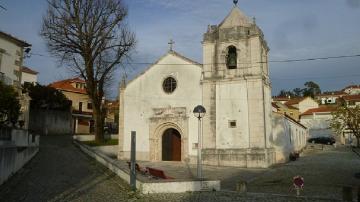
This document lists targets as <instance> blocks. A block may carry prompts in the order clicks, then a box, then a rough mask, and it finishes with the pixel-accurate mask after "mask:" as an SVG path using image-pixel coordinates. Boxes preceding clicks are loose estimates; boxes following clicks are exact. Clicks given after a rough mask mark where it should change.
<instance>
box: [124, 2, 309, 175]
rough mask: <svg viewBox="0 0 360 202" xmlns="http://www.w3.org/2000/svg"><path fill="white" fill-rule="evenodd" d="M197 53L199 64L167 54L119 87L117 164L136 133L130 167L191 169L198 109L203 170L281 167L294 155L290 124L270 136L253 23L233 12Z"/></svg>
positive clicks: (261, 41) (262, 57)
mask: <svg viewBox="0 0 360 202" xmlns="http://www.w3.org/2000/svg"><path fill="white" fill-rule="evenodd" d="M202 47H203V64H199V63H197V62H196V61H193V60H191V59H189V58H187V57H185V56H183V55H181V54H179V53H177V52H176V51H174V50H173V49H172V48H170V50H169V51H168V52H167V53H166V54H165V55H164V56H162V57H161V58H159V59H158V60H157V61H156V62H154V63H153V64H152V65H150V67H148V68H147V69H146V70H145V71H144V72H143V73H142V74H140V75H138V76H137V77H135V78H134V79H133V80H131V81H129V82H128V83H126V84H125V83H123V84H122V85H121V87H120V112H119V153H118V158H119V159H129V158H130V141H131V135H130V134H131V131H136V145H137V146H136V159H137V160H143V161H182V162H189V163H196V159H197V147H198V119H197V117H195V116H194V114H193V110H194V107H196V106H197V105H202V106H204V108H205V109H206V114H205V116H204V117H203V118H202V122H201V129H202V130H201V131H202V153H201V154H202V163H203V164H206V165H215V166H234V167H248V168H260V167H261V168H264V167H269V166H271V165H273V164H275V163H277V162H281V161H286V158H287V155H288V154H289V153H290V152H292V151H295V150H296V148H295V147H294V146H291V144H293V143H292V142H291V137H290V142H287V140H286V137H285V136H286V135H287V134H285V133H286V131H289V130H288V129H290V128H289V124H287V125H286V124H285V125H284V126H281V127H280V128H281V130H277V131H280V132H278V134H273V128H274V121H273V118H272V115H273V112H272V106H271V83H270V79H269V66H268V53H269V47H268V45H267V43H266V41H265V38H264V34H263V32H262V30H261V29H260V28H259V27H258V26H257V24H256V22H255V19H251V18H249V17H247V16H246V15H245V14H244V13H243V12H242V11H241V10H240V9H239V7H238V6H237V5H236V4H235V6H234V7H233V8H232V10H231V11H230V13H229V14H228V15H227V16H226V17H225V19H224V20H223V21H222V22H221V23H220V24H218V25H209V26H208V28H207V31H206V33H204V34H203V41H202ZM276 123H277V124H278V123H280V122H279V121H277V122H276ZM284 123H285V122H284ZM286 127H287V128H286ZM290 132H291V129H290ZM303 137H305V135H304V136H303ZM283 139H284V140H283ZM300 139H301V138H300ZM303 139H304V138H302V142H303ZM293 142H294V141H293ZM305 142H306V141H305ZM289 144H290V146H289ZM299 146H300V147H299V148H301V147H302V145H299ZM297 149H298V148H297Z"/></svg>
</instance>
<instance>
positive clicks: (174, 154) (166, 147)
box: [162, 128, 181, 161]
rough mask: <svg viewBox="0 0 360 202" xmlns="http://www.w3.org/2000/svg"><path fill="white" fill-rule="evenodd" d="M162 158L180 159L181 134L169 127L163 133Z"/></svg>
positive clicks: (166, 159) (167, 159) (165, 159)
mask: <svg viewBox="0 0 360 202" xmlns="http://www.w3.org/2000/svg"><path fill="white" fill-rule="evenodd" d="M162 160H163V161H181V135H180V133H179V131H177V130H176V129H174V128H169V129H167V130H165V132H164V133H163V136H162Z"/></svg>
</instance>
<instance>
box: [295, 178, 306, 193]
mask: <svg viewBox="0 0 360 202" xmlns="http://www.w3.org/2000/svg"><path fill="white" fill-rule="evenodd" d="M293 184H294V187H295V189H296V196H300V190H301V189H303V188H304V178H302V177H301V176H299V175H298V176H295V177H293Z"/></svg>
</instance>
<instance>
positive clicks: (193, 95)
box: [123, 54, 202, 155]
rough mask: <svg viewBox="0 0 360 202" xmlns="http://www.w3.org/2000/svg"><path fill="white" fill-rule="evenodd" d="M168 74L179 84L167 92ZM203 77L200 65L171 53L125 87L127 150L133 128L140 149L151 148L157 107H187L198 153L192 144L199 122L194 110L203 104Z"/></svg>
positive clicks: (190, 133)
mask: <svg viewBox="0 0 360 202" xmlns="http://www.w3.org/2000/svg"><path fill="white" fill-rule="evenodd" d="M162 64H175V65H162ZM176 64H180V65H176ZM181 64H188V65H181ZM168 76H173V77H174V78H175V79H176V80H177V88H176V90H175V91H174V92H173V93H172V94H166V93H165V92H164V91H163V88H162V84H163V80H164V79H165V78H167V77H168ZM200 78H201V67H200V66H198V65H193V64H191V63H189V62H188V61H186V60H183V59H181V58H179V57H177V56H174V55H173V54H167V55H166V56H165V57H163V58H162V59H161V60H160V61H159V62H158V63H157V64H155V65H153V66H152V67H151V68H149V69H148V70H147V71H146V72H145V73H144V74H142V75H140V76H139V77H137V78H136V79H135V80H133V81H131V82H130V83H129V84H128V85H127V87H126V89H125V91H124V141H123V144H124V145H123V150H124V151H130V141H131V139H130V138H131V135H130V134H131V131H136V132H137V138H136V141H137V151H138V152H149V118H150V117H152V116H153V110H152V109H153V108H164V107H186V112H187V117H188V121H189V125H188V127H189V128H188V132H189V134H188V137H189V144H188V145H189V155H196V150H193V149H192V145H193V143H196V142H197V133H198V125H197V124H198V122H197V119H196V118H195V117H194V115H193V113H192V111H193V109H194V107H195V106H197V105H199V104H202V89H201V85H200Z"/></svg>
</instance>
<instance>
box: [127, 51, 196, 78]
mask: <svg viewBox="0 0 360 202" xmlns="http://www.w3.org/2000/svg"><path fill="white" fill-rule="evenodd" d="M168 55H173V56H175V57H178V58H181V59H182V60H185V61H187V62H189V63H191V64H193V65H197V66H199V67H202V64H200V63H198V62H196V61H194V60H191V59H189V58H187V57H185V56H183V55H181V54H180V53H178V52H176V51H174V50H170V51H168V52H167V53H166V54H165V55H163V56H161V57H160V58H159V59H158V60H157V61H155V62H154V63H153V64H151V65H149V67H147V68H146V69H145V70H144V71H142V72H141V73H140V74H138V75H137V76H135V77H134V78H133V79H131V80H130V81H128V82H127V84H129V83H131V82H133V81H135V80H136V79H137V78H139V77H140V76H141V75H143V74H145V73H146V72H147V71H148V70H149V69H151V68H152V67H153V66H155V65H156V64H158V63H159V62H160V61H161V60H162V59H164V58H165V57H166V56H168ZM169 65H171V64H169Z"/></svg>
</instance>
